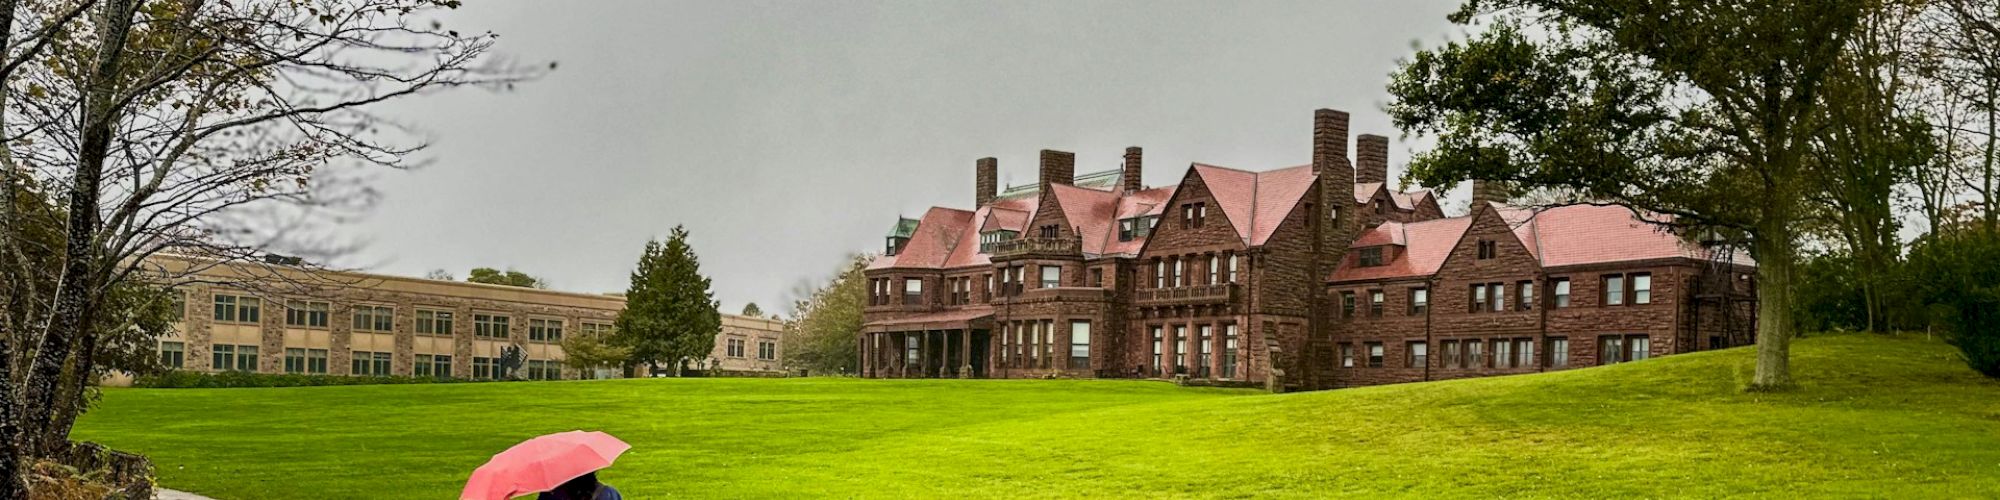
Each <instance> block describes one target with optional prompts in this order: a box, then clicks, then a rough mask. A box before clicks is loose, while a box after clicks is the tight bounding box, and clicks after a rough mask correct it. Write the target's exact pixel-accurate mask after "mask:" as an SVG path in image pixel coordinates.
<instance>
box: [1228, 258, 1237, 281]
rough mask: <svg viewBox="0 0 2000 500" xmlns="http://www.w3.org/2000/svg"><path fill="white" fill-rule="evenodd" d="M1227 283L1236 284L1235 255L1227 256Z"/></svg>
mask: <svg viewBox="0 0 2000 500" xmlns="http://www.w3.org/2000/svg"><path fill="white" fill-rule="evenodd" d="M1229 282H1230V283H1235V282H1236V254H1233V253H1232V254H1229Z"/></svg>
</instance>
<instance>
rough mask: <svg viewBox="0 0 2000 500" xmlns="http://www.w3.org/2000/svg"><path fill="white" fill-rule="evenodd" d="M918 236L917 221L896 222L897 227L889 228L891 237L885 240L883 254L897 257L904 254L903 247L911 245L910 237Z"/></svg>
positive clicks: (899, 220) (900, 220) (907, 219)
mask: <svg viewBox="0 0 2000 500" xmlns="http://www.w3.org/2000/svg"><path fill="white" fill-rule="evenodd" d="M916 234H917V220H916V219H910V218H903V219H897V220H896V227H892V228H889V237H888V238H884V241H883V244H882V253H883V254H886V255H896V254H899V253H902V252H903V246H904V245H908V244H909V243H910V237H911V236H914V235H916Z"/></svg>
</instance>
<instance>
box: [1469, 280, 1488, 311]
mask: <svg viewBox="0 0 2000 500" xmlns="http://www.w3.org/2000/svg"><path fill="white" fill-rule="evenodd" d="M1484 310H1486V285H1482V284H1474V285H1472V312H1479V311H1484Z"/></svg>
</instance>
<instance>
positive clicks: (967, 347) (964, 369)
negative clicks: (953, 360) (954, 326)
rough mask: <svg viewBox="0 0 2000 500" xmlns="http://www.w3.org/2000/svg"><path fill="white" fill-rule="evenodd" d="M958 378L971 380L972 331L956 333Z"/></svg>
mask: <svg viewBox="0 0 2000 500" xmlns="http://www.w3.org/2000/svg"><path fill="white" fill-rule="evenodd" d="M958 361H959V368H958V378H972V329H971V328H966V329H963V330H959V331H958Z"/></svg>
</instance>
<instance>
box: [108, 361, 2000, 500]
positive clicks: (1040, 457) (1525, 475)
mask: <svg viewBox="0 0 2000 500" xmlns="http://www.w3.org/2000/svg"><path fill="white" fill-rule="evenodd" d="M1750 355H1751V352H1750V351H1749V350H1747V349H1734V350H1728V351H1718V352H1710V353H1698V354H1691V355H1684V356H1674V357H1666V358H1657V359H1653V360H1648V361H1644V362H1639V363H1631V364H1625V365H1617V366H1611V367H1603V368H1590V369H1582V370H1572V371H1566V372H1560V373H1549V374H1539V375H1525V376H1515V377H1499V378H1488V379H1478V380H1461V381H1450V382H1435V383H1425V384H1405V385H1397V386H1385V387H1373V388H1365V389H1351V390H1341V391H1326V392H1315V393H1300V394H1284V395H1269V394H1261V393H1256V392H1248V391H1223V390H1202V389H1182V388H1177V387H1174V386H1171V385H1168V384H1163V383H1156V382H1133V381H949V380H947V381H876V380H833V379H793V380H775V379H765V380H759V379H688V380H627V381H596V382H545V383H511V384H460V385H429V386H366V387H312V388H290V389H216V390H198V389H165V390H138V389H122V390H107V391H105V395H104V401H103V404H102V406H101V407H100V408H99V409H97V410H96V411H93V412H92V413H90V414H89V415H88V416H87V417H86V418H85V419H84V420H83V422H82V423H81V424H79V425H78V428H77V431H76V434H77V436H78V437H79V438H80V439H88V440H94V441H100V442H103V443H107V444H109V445H111V446H112V447H115V448H120V449H125V450H133V451H139V452H143V453H145V454H147V455H150V456H152V457H153V459H154V460H155V461H156V462H157V464H158V466H159V472H160V481H161V483H162V484H163V485H166V486H168V487H174V488H179V489H187V490H192V491H196V492H201V493H206V494H210V495H214V496H217V497H220V498H223V499H235V498H314V499H318V498H384V497H389V498H453V497H455V495H456V494H457V491H458V488H459V486H460V482H461V481H463V480H464V478H465V477H466V475H467V474H468V473H470V471H471V470H472V469H473V468H474V467H476V466H478V465H479V464H480V463H482V462H484V461H485V459H486V457H487V456H489V455H491V454H492V453H494V452H497V451H500V450H502V449H504V448H506V447H507V446H509V445H511V444H513V443H514V442H516V441H519V440H521V439H524V438H527V437H531V436H534V435H538V434H543V433H549V432H557V431H563V430H569V429H576V428H581V429H598V430H604V431H607V432H610V433H612V434H614V435H617V436H620V437H622V438H624V439H625V440H626V441H628V442H630V443H632V445H633V448H632V451H630V452H628V453H627V454H626V455H625V457H624V458H622V459H621V460H620V461H619V462H618V464H617V465H616V466H614V467H612V468H611V469H608V470H607V471H606V472H605V473H604V474H602V477H603V478H604V479H605V480H606V481H607V482H610V483H612V484H613V485H616V486H617V487H618V488H619V489H621V490H623V491H625V492H626V494H627V497H628V498H663V497H669V496H680V497H698V498H711V497H762V498H787V497H801V496H810V497H822V496H833V497H874V498H938V497H944V496H947V495H948V494H954V493H964V494H967V495H966V496H975V497H1148V498H1157V497H1180V496H1188V497H1197V496H1198V497H1209V496H1227V497H1245V496H1295V497H1323V496H1330V495H1368V496H1381V495H1396V496H1425V497H1435V496H1452V497H1492V496H1590V497H1606V496H1626V495H1643V496H1696V497H1713V496H1720V495H1737V494H1749V495H1762V496H1777V497H1797V496H1845V497H1852V496H1863V497H1897V498H1912V497H1933V498H1935V497H1994V496H2000V383H1996V382H1995V381H1992V380H1986V379H1982V378H1980V377H1979V376H1978V375H1976V374H1974V373H1973V372H1971V371H1970V370H1968V369H1966V368H1965V367H1964V365H1963V364H1962V363H1961V362H1959V361H1957V359H1956V352H1955V351H1953V350H1952V349H1951V348H1949V347H1947V346H1944V345H1943V344H1940V343H1937V342H1932V341H1925V340H1922V339H1920V338H1918V339H1911V338H1884V337H1878V336H1865V335H1839V336H1826V337H1819V338H1812V339H1806V340H1802V341H1800V342H1798V343H1797V344H1796V346H1795V347H1794V353H1793V363H1794V367H1795V369H1796V375H1797V376H1798V378H1799V379H1800V380H1801V382H1802V383H1803V384H1804V385H1803V387H1802V388H1801V389H1800V390H1799V391H1797V392H1792V393H1784V394H1775V395H1773V394H1748V393H1744V392H1741V391H1740V390H1739V389H1738V388H1739V387H1740V386H1741V385H1742V383H1743V382H1744V381H1746V380H1747V379H1748V378H1749V373H1750V367H1751V356H1750Z"/></svg>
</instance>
